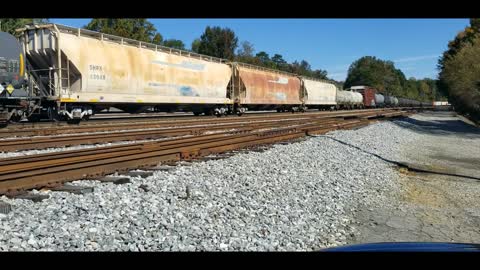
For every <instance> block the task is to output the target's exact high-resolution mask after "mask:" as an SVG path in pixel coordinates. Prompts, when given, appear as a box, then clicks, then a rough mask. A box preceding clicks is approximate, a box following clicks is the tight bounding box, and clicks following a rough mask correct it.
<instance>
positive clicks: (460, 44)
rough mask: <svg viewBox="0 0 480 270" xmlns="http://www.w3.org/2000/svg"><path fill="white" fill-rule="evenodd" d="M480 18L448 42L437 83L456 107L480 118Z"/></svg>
mask: <svg viewBox="0 0 480 270" xmlns="http://www.w3.org/2000/svg"><path fill="white" fill-rule="evenodd" d="M479 63H480V19H470V25H469V26H467V27H466V28H465V29H464V30H463V31H461V32H460V33H458V34H457V36H456V37H455V38H454V39H453V40H452V41H450V42H449V43H448V49H447V50H446V51H445V52H444V53H443V55H442V57H441V58H440V60H439V61H438V69H439V71H440V74H439V83H438V87H439V88H440V89H441V91H443V92H444V93H446V95H447V96H448V100H449V101H450V103H452V105H454V107H455V109H456V110H457V111H458V112H460V113H463V114H467V115H470V116H471V117H473V118H474V119H476V120H478V121H480V64H479Z"/></svg>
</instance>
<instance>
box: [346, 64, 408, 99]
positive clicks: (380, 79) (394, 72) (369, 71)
mask: <svg viewBox="0 0 480 270" xmlns="http://www.w3.org/2000/svg"><path fill="white" fill-rule="evenodd" d="M405 82H406V79H405V75H404V74H403V72H402V71H401V70H399V69H396V68H395V65H394V64H393V62H391V61H383V60H381V59H377V58H376V57H374V56H364V57H362V58H360V59H358V60H356V61H355V62H353V63H352V64H351V65H350V68H349V69H348V75H347V79H346V80H345V87H347V88H348V87H351V86H354V85H369V86H372V87H375V88H376V89H378V90H379V91H380V92H382V93H386V94H390V95H397V96H402V95H403V86H404V85H405Z"/></svg>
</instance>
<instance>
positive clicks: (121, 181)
mask: <svg viewBox="0 0 480 270" xmlns="http://www.w3.org/2000/svg"><path fill="white" fill-rule="evenodd" d="M95 180H98V181H100V182H106V183H114V184H115V185H122V184H128V183H130V178H128V177H116V176H106V177H103V178H100V179H95Z"/></svg>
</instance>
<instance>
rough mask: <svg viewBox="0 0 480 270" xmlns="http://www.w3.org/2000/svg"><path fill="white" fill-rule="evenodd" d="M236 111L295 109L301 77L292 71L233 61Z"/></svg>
mask: <svg viewBox="0 0 480 270" xmlns="http://www.w3.org/2000/svg"><path fill="white" fill-rule="evenodd" d="M232 66H233V68H234V72H235V74H234V76H233V78H234V80H233V89H234V90H233V93H234V94H233V96H234V97H235V106H236V108H235V111H236V112H237V113H238V112H240V113H242V112H243V111H244V110H245V109H254V110H269V109H277V111H296V110H300V109H301V108H302V101H301V99H300V92H301V87H300V86H301V85H300V79H299V78H298V77H297V76H296V75H295V74H290V73H286V72H281V71H277V70H271V69H266V68H261V67H257V66H252V65H248V64H242V63H232Z"/></svg>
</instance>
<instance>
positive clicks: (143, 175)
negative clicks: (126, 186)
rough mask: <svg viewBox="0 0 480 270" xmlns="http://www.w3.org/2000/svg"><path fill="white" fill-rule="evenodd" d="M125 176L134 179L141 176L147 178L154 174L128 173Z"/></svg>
mask: <svg viewBox="0 0 480 270" xmlns="http://www.w3.org/2000/svg"><path fill="white" fill-rule="evenodd" d="M125 175H128V176H132V177H137V176H140V177H141V178H147V177H149V176H152V175H153V172H128V173H125Z"/></svg>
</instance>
